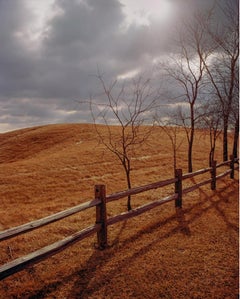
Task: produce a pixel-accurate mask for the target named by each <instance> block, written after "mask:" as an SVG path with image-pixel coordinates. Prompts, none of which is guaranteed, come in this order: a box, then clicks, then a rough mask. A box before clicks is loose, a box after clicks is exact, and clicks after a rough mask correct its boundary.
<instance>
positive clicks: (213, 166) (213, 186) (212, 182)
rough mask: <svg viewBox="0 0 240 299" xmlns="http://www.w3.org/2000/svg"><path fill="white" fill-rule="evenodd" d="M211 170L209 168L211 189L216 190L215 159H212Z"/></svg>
mask: <svg viewBox="0 0 240 299" xmlns="http://www.w3.org/2000/svg"><path fill="white" fill-rule="evenodd" d="M211 166H212V170H211V179H212V181H211V190H216V174H217V170H216V169H217V161H216V160H213V161H212V165H211Z"/></svg>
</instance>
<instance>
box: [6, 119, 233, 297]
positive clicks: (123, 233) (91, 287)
mask: <svg viewBox="0 0 240 299" xmlns="http://www.w3.org/2000/svg"><path fill="white" fill-rule="evenodd" d="M99 128H100V130H102V132H103V134H105V132H106V128H105V127H104V126H99ZM114 129H115V130H116V133H117V131H118V127H115V128H114ZM178 140H179V141H182V140H184V142H183V143H182V145H181V146H180V148H179V150H178V154H177V166H178V167H179V168H182V169H183V171H184V173H186V172H187V143H186V141H185V137H184V131H181V132H179V135H178ZM230 145H231V143H230ZM221 147H222V146H221V139H219V142H218V144H217V150H216V159H217V160H218V161H219V162H220V161H221V156H222V154H221V153H222V152H221ZM208 151H209V140H208V135H207V132H203V131H198V132H197V134H196V139H195V145H194V160H193V167H194V170H197V169H201V168H205V167H207V166H208ZM172 165H173V162H172V149H171V143H170V140H169V138H168V137H167V135H166V134H165V133H164V132H163V131H162V130H160V129H159V128H154V130H153V132H152V135H151V137H150V139H149V142H148V144H146V145H144V146H142V147H141V148H139V149H138V150H137V151H136V156H135V157H134V159H133V164H132V167H133V170H132V175H133V176H132V181H133V186H140V185H144V184H147V183H151V182H155V181H159V180H163V179H167V178H171V177H173V166H172ZM219 171H220V170H219ZM197 179H198V178H196V180H197ZM199 179H200V180H201V177H200V178H199ZM194 180H195V179H194ZM192 183H194V182H191V181H190V182H186V184H192ZM95 184H106V187H107V194H110V193H114V192H117V191H120V190H124V189H126V183H125V178H124V174H123V171H122V168H121V166H120V165H119V162H118V161H117V159H116V157H114V156H113V155H112V154H111V153H110V152H108V151H107V150H106V149H105V148H104V146H103V145H101V144H100V143H99V140H98V138H97V135H96V132H95V129H94V127H93V126H92V125H91V124H59V125H49V126H41V127H34V128H27V129H23V130H17V131H13V132H9V133H4V134H0V186H1V188H0V202H1V209H0V229H1V230H4V229H7V228H10V227H13V226H16V225H20V224H23V223H26V222H28V221H32V220H34V219H39V218H42V217H44V216H47V215H50V214H53V213H55V212H58V211H61V210H64V209H66V208H68V207H71V206H74V205H76V204H79V203H82V202H85V201H87V200H90V199H93V194H94V191H93V190H94V185H95ZM172 192H173V187H171V186H170V187H167V188H165V189H158V190H155V191H151V192H147V193H143V194H141V195H138V196H134V198H133V208H134V207H137V206H139V205H142V204H144V203H146V202H149V201H151V200H154V199H157V198H161V197H164V196H166V195H168V194H171V193H172ZM123 211H126V201H125V200H124V199H123V200H120V201H119V202H113V203H110V204H109V205H108V215H109V216H111V215H115V214H119V213H121V212H123ZM94 221H95V211H94V210H90V211H84V212H82V213H79V214H77V215H74V216H71V217H69V218H67V219H65V220H62V221H60V222H58V223H54V224H51V225H49V226H47V227H44V228H41V229H39V230H37V231H33V232H30V233H28V234H25V235H22V236H18V237H16V238H14V239H11V240H7V241H4V242H1V243H0V258H1V263H2V264H3V263H5V262H8V261H10V260H12V259H15V258H17V257H19V256H22V255H24V254H27V253H29V252H31V251H34V250H36V249H38V248H41V247H43V246H45V245H48V244H50V243H51V242H55V241H57V240H59V239H61V238H64V237H66V236H68V235H70V234H72V233H74V232H76V231H78V230H80V229H83V228H85V227H86V226H88V225H91V224H93V223H94ZM95 242H96V238H95V237H91V238H88V239H85V240H84V241H83V242H81V243H79V244H76V245H74V246H72V247H71V248H69V249H67V250H66V251H64V252H62V253H60V254H57V255H55V256H54V257H52V258H50V259H49V260H46V261H44V262H41V263H40V264H38V265H35V266H34V267H31V268H29V269H27V270H24V271H22V272H20V273H17V274H15V275H13V276H12V277H9V278H7V279H5V280H4V281H2V282H0V297H1V298H214V299H215V298H219V299H220V298H236V295H237V293H238V179H234V180H230V179H229V178H228V177H226V178H224V179H222V180H221V181H218V182H217V191H211V190H210V187H209V186H204V187H202V188H200V189H199V190H197V191H195V192H193V193H190V194H188V195H185V196H184V198H183V209H182V211H176V210H175V208H174V203H168V204H166V205H163V206H161V207H159V208H157V209H155V210H152V211H150V212H148V213H145V214H143V215H141V216H139V217H136V218H133V219H131V220H128V221H125V222H122V223H119V224H116V225H114V226H112V227H109V245H110V246H109V248H107V249H106V250H105V251H98V250H96V249H95V248H94V243H95Z"/></svg>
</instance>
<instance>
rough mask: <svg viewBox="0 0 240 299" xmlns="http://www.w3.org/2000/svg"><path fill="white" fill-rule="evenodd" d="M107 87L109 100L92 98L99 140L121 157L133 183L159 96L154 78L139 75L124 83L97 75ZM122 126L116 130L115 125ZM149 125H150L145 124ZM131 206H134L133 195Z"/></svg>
mask: <svg viewBox="0 0 240 299" xmlns="http://www.w3.org/2000/svg"><path fill="white" fill-rule="evenodd" d="M97 78H98V80H99V81H100V83H101V87H102V89H103V96H104V99H105V101H104V102H102V103H99V102H94V101H93V99H92V100H91V101H90V106H91V113H92V117H93V120H94V124H95V128H96V132H97V134H98V136H99V140H100V142H101V143H102V144H104V146H105V147H106V148H107V149H108V150H109V151H110V152H111V153H113V154H114V155H115V156H116V157H117V158H118V159H119V161H120V163H121V165H122V167H123V169H124V172H125V176H126V182H127V187H128V188H129V189H130V188H131V187H132V183H131V171H132V163H131V162H132V158H133V157H135V156H136V149H137V148H139V147H141V146H142V145H143V144H146V142H147V139H148V138H149V136H150V133H151V130H152V128H153V126H152V122H153V118H152V114H151V113H152V112H153V111H154V109H155V108H156V104H157V101H156V100H157V96H156V95H155V92H153V90H152V88H151V86H150V80H149V79H144V78H143V77H141V76H140V77H138V78H136V79H132V80H131V83H130V84H129V83H128V82H127V83H126V84H124V83H123V84H120V87H119V84H118V83H119V82H117V81H114V82H113V83H112V84H110V85H109V86H107V84H106V82H105V80H104V78H103V76H102V75H98V76H97ZM98 122H100V123H103V124H104V125H105V126H106V128H107V134H103V132H102V131H101V130H100V129H99V127H98V125H97V123H98ZM112 125H115V126H116V125H117V126H118V127H119V130H117V133H116V130H114V127H115V126H112ZM144 125H146V126H144ZM127 208H128V210H131V209H132V207H131V196H129V197H128V201H127Z"/></svg>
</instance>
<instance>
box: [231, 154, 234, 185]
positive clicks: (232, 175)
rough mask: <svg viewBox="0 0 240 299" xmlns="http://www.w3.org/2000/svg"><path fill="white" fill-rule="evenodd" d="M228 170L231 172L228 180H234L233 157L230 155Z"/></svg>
mask: <svg viewBox="0 0 240 299" xmlns="http://www.w3.org/2000/svg"><path fill="white" fill-rule="evenodd" d="M230 160H231V161H230V168H231V172H230V178H231V179H234V156H233V155H230Z"/></svg>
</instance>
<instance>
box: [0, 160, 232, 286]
mask: <svg viewBox="0 0 240 299" xmlns="http://www.w3.org/2000/svg"><path fill="white" fill-rule="evenodd" d="M235 162H238V159H234V158H233V157H230V160H228V161H226V162H222V163H220V164H217V163H216V161H213V164H212V167H208V168H205V169H200V170H198V171H195V172H192V173H187V174H184V175H183V174H182V170H181V169H176V171H175V177H174V178H172V179H168V180H164V181H159V182H155V183H152V184H148V185H144V186H140V187H136V188H132V189H129V190H126V191H122V192H118V193H115V194H111V195H108V196H106V190H105V185H96V186H95V190H94V191H95V199H93V200H91V201H88V202H85V203H83V204H80V205H77V206H74V207H72V208H70V209H67V210H64V211H61V212H59V213H56V214H54V215H50V216H48V217H45V218H42V219H39V220H35V221H32V222H29V223H26V224H23V225H20V226H17V227H13V228H10V229H7V230H5V231H2V232H0V241H4V240H7V239H9V238H13V237H15V236H18V235H20V234H23V233H27V232H29V231H32V230H35V229H37V228H40V227H42V226H45V225H47V224H50V223H53V222H56V221H58V220H61V219H64V218H66V217H68V216H70V215H73V214H76V213H79V212H82V211H84V210H86V209H89V208H93V207H95V208H96V221H95V224H93V225H92V226H89V227H87V228H85V229H83V230H81V231H79V232H76V233H75V234H73V235H71V236H68V237H66V238H65V239H62V240H60V241H57V242H55V243H53V244H51V245H48V246H45V247H43V248H41V249H39V250H37V251H34V252H32V253H30V254H28V255H26V256H23V257H20V258H17V259H15V260H13V261H11V262H9V263H6V264H4V265H2V266H0V280H2V279H4V278H6V277H8V276H10V275H13V274H14V273H16V272H19V271H21V270H23V269H25V268H27V267H28V266H31V265H33V264H36V263H38V262H40V261H42V260H44V259H46V258H49V257H50V256H52V255H54V254H56V253H58V252H60V251H62V250H64V249H66V248H67V247H69V246H70V245H72V244H74V243H76V242H79V241H81V240H83V239H85V238H87V237H89V236H91V235H93V234H95V233H97V241H98V247H99V248H101V249H103V248H105V247H106V246H107V227H108V226H109V225H113V224H115V223H117V222H120V221H123V220H126V219H130V218H132V217H135V216H138V215H140V214H143V213H145V212H147V211H149V210H151V209H153V208H155V207H158V206H160V205H162V204H165V203H168V202H170V201H173V200H174V201H175V206H176V207H178V208H181V207H182V196H183V194H186V193H189V192H192V191H194V190H196V189H198V188H199V187H201V186H203V185H206V184H210V185H211V189H212V190H215V189H216V181H217V180H218V179H220V178H223V177H224V176H227V175H230V178H234V170H236V169H238V165H237V166H235V164H234V163H235ZM226 165H229V166H230V168H229V169H228V170H226V171H225V172H223V173H221V174H219V175H216V169H217V168H220V167H222V166H226ZM207 172H210V174H211V178H208V179H206V180H204V181H202V182H199V183H196V184H194V185H193V186H191V187H188V188H185V189H183V188H182V182H183V180H186V179H189V178H193V177H195V176H197V175H201V174H204V173H207ZM170 184H175V192H174V194H172V195H169V196H167V197H164V198H161V199H157V200H155V201H153V202H150V203H147V204H145V205H143V206H139V207H137V208H135V209H133V210H131V211H128V212H124V213H121V214H119V215H115V216H113V217H111V218H107V213H106V210H107V203H109V202H112V201H115V200H119V199H121V198H124V197H127V196H129V195H135V194H139V193H142V192H146V191H149V190H153V189H158V188H162V187H165V186H168V185H170Z"/></svg>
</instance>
